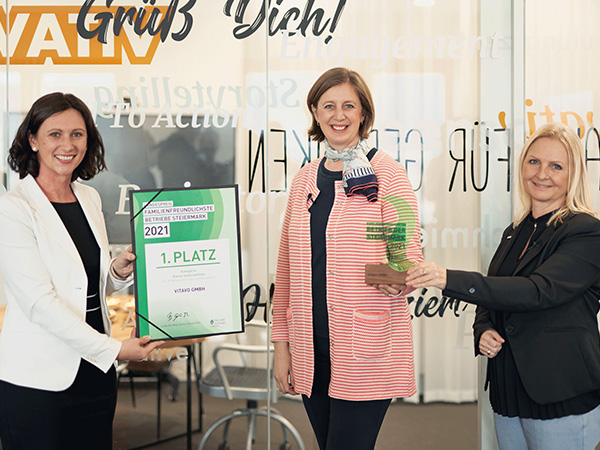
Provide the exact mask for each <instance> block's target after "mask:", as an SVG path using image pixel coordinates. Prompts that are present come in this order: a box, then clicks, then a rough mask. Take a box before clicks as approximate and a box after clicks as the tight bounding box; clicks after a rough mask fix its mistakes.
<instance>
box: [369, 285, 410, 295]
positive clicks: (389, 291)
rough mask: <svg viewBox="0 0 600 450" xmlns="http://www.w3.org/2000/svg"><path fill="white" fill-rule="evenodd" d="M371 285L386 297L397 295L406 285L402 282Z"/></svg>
mask: <svg viewBox="0 0 600 450" xmlns="http://www.w3.org/2000/svg"><path fill="white" fill-rule="evenodd" d="M373 287H374V288H375V289H377V290H378V291H380V292H381V293H382V294H383V295H387V296H388V297H389V296H395V295H399V294H400V293H401V292H402V291H403V290H406V285H402V284H374V285H373Z"/></svg>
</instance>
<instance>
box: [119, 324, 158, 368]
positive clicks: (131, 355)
mask: <svg viewBox="0 0 600 450" xmlns="http://www.w3.org/2000/svg"><path fill="white" fill-rule="evenodd" d="M164 343H165V341H154V342H150V336H142V337H141V338H136V337H135V328H134V329H133V330H131V337H129V338H127V339H125V340H124V341H123V342H121V351H120V352H119V354H118V355H117V359H118V360H124V361H140V360H142V359H145V358H146V357H147V356H148V355H149V354H150V353H151V352H152V351H153V350H155V349H156V348H158V347H160V346H161V345H163V344H164Z"/></svg>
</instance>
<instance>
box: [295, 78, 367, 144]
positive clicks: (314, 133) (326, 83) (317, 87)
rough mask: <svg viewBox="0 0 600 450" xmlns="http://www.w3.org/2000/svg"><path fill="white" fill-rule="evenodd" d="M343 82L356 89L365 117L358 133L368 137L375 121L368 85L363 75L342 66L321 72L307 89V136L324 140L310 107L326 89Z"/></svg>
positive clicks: (314, 105) (314, 104)
mask: <svg viewBox="0 0 600 450" xmlns="http://www.w3.org/2000/svg"><path fill="white" fill-rule="evenodd" d="M343 83H350V85H352V87H353V88H354V90H355V91H356V95H358V98H359V100H360V106H361V108H362V113H363V115H364V116H365V119H364V120H363V122H362V123H361V124H360V127H359V128H358V134H359V135H360V137H361V138H363V139H366V138H368V137H369V133H370V132H371V128H372V127H373V122H375V105H374V103H373V97H372V96H371V91H370V90H369V87H368V86H367V83H365V80H364V79H363V77H361V76H360V75H359V74H358V73H357V72H355V71H353V70H350V69H346V68H344V67H335V68H333V69H329V70H328V71H326V72H325V73H323V74H322V75H321V76H320V77H319V78H318V79H317V81H315V84H313V86H312V87H311V88H310V91H308V96H307V97H306V105H307V106H308V111H309V112H310V114H311V116H312V124H311V126H310V128H309V129H308V136H309V137H310V138H311V139H312V140H313V141H316V142H323V141H324V140H325V135H324V134H323V131H322V130H321V127H320V126H319V124H318V123H317V119H315V116H314V114H313V112H312V108H313V107H314V108H316V107H317V104H318V103H319V99H320V98H321V97H322V95H323V94H324V93H325V92H326V91H327V90H329V89H330V88H332V87H334V86H337V85H339V84H343Z"/></svg>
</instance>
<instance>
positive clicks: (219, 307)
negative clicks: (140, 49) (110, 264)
mask: <svg viewBox="0 0 600 450" xmlns="http://www.w3.org/2000/svg"><path fill="white" fill-rule="evenodd" d="M129 195H130V197H129V200H130V211H131V234H132V242H133V251H134V253H135V254H136V260H135V265H134V274H135V283H134V288H135V307H136V321H137V332H138V336H145V335H150V336H151V337H152V340H158V339H186V338H194V337H201V336H209V335H214V334H227V333H237V332H241V331H244V326H243V319H242V294H241V291H242V271H241V253H240V227H239V205H238V187H237V185H234V186H221V187H215V188H188V189H161V190H139V191H131V192H130V194H129Z"/></svg>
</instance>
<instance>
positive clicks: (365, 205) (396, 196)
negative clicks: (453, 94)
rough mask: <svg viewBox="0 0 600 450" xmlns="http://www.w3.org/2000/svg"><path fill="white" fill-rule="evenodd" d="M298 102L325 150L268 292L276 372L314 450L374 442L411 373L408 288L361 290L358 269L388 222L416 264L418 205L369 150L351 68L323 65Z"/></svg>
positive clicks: (366, 112)
mask: <svg viewBox="0 0 600 450" xmlns="http://www.w3.org/2000/svg"><path fill="white" fill-rule="evenodd" d="M307 104H308V107H309V109H310V111H311V113H312V116H313V121H312V126H311V128H310V129H309V135H310V137H311V138H312V139H313V140H315V141H317V142H322V143H323V144H324V147H325V150H326V153H325V157H324V158H320V159H317V160H315V161H313V162H311V163H309V164H307V165H306V166H304V167H303V168H302V169H301V170H300V172H299V173H298V174H297V175H296V177H295V178H294V181H293V183H292V186H291V190H290V194H289V200H288V205H287V209H286V214H285V219H284V224H283V231H282V236H281V243H280V249H279V257H278V261H277V278H276V282H275V286H276V287H275V294H274V298H273V332H272V338H271V339H272V341H273V342H274V346H275V379H276V381H277V387H278V388H279V390H280V391H281V392H283V393H286V394H302V398H303V402H304V405H305V407H306V411H307V414H308V416H309V419H310V421H311V424H312V426H313V429H314V431H315V434H316V437H317V441H318V443H319V447H320V448H321V449H322V450H323V449H327V450H335V449H344V450H347V449H356V450H359V449H365V450H366V449H372V448H374V446H375V441H376V439H377V434H378V432H379V429H380V427H381V424H382V422H383V418H384V416H385V413H386V411H387V408H388V406H389V404H390V401H391V399H392V398H394V397H407V396H411V395H413V394H414V393H415V376H414V362H413V344H412V327H411V322H410V312H409V308H408V304H407V301H406V298H405V295H406V293H407V290H406V286H404V285H377V286H373V285H367V284H366V283H365V272H364V268H365V264H367V263H380V262H382V261H384V260H385V258H386V240H385V239H384V238H383V230H385V229H393V230H395V231H394V233H395V236H396V238H398V235H399V234H400V235H401V239H398V240H397V241H396V242H395V244H396V247H398V246H400V247H402V253H403V255H405V257H406V259H407V260H410V261H413V262H420V261H422V259H423V258H422V254H421V246H420V233H419V232H418V231H419V229H420V228H418V227H417V225H418V214H417V202H416V197H415V195H414V192H413V189H412V187H411V185H410V182H409V180H408V177H407V175H406V172H405V171H404V169H403V167H402V166H401V165H400V164H399V163H398V162H397V161H395V160H394V159H392V158H391V157H390V156H388V155H387V154H386V153H384V152H382V151H380V150H377V149H371V148H369V147H368V146H367V142H366V138H367V137H368V135H369V131H370V130H371V127H372V125H373V122H374V107H373V99H372V97H371V93H370V91H369V88H368V87H367V85H366V84H365V82H364V80H363V79H362V78H361V76H360V75H359V74H357V73H356V72H353V71H350V70H348V69H344V68H334V69H330V70H328V71H327V72H325V73H324V74H323V75H321V77H320V78H319V79H318V80H317V81H316V82H315V84H314V85H313V87H312V88H311V90H310V92H309V94H308V98H307ZM398 230H400V231H398ZM388 244H389V243H388ZM403 289H404V291H403Z"/></svg>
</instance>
